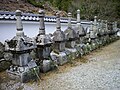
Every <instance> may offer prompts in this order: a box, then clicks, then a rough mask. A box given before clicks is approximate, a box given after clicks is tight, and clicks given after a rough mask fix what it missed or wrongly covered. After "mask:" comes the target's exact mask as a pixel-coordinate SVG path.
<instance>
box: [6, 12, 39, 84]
mask: <svg viewBox="0 0 120 90" xmlns="http://www.w3.org/2000/svg"><path fill="white" fill-rule="evenodd" d="M16 19H17V20H16V27H17V32H16V36H15V37H13V38H12V39H11V40H10V41H9V40H6V41H5V51H6V52H11V53H12V54H13V59H12V65H11V66H10V68H9V69H8V70H7V73H8V75H9V76H10V78H13V79H19V80H21V82H26V81H28V80H29V79H31V78H33V77H36V76H38V74H39V68H38V67H37V65H36V63H35V61H34V60H32V58H31V57H30V52H31V51H32V50H33V49H35V48H36V44H35V42H34V40H32V39H31V38H29V37H27V36H26V35H24V32H23V25H22V20H21V11H20V10H16Z"/></svg>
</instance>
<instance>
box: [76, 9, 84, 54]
mask: <svg viewBox="0 0 120 90" xmlns="http://www.w3.org/2000/svg"><path fill="white" fill-rule="evenodd" d="M74 30H75V31H76V33H77V34H78V38H77V40H76V45H77V46H76V49H77V51H78V52H79V53H80V55H83V53H84V52H83V51H84V47H85V45H84V40H85V35H86V33H85V30H84V28H83V26H82V25H81V20H80V10H79V9H78V10H77V25H76V27H75V28H74Z"/></svg>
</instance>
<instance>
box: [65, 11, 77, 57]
mask: <svg viewBox="0 0 120 90" xmlns="http://www.w3.org/2000/svg"><path fill="white" fill-rule="evenodd" d="M64 33H65V36H66V40H67V41H66V43H65V47H66V50H68V51H70V52H71V57H72V59H75V58H76V57H78V56H79V53H78V52H77V50H76V48H75V47H76V39H77V38H78V36H77V33H76V31H75V30H74V29H73V28H72V25H71V13H68V27H67V29H66V30H65V31H64Z"/></svg>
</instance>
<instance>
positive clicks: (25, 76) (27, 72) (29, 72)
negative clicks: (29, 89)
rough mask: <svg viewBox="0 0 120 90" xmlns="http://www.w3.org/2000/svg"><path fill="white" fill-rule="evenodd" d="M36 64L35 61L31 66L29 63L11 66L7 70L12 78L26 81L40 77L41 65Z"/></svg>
mask: <svg viewBox="0 0 120 90" xmlns="http://www.w3.org/2000/svg"><path fill="white" fill-rule="evenodd" d="M34 65H35V63H34V64H32V65H31V67H29V65H28V66H23V67H19V66H10V68H9V69H8V70H6V71H7V74H8V76H9V77H10V78H11V79H15V80H19V81H21V82H23V83H24V82H28V81H29V80H31V79H37V78H39V67H38V66H36V65H35V66H34Z"/></svg>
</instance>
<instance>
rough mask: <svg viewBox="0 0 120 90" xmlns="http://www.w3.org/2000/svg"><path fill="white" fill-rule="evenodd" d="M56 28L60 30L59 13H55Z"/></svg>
mask: <svg viewBox="0 0 120 90" xmlns="http://www.w3.org/2000/svg"><path fill="white" fill-rule="evenodd" d="M56 30H59V31H61V23H60V14H59V12H58V13H56Z"/></svg>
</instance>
